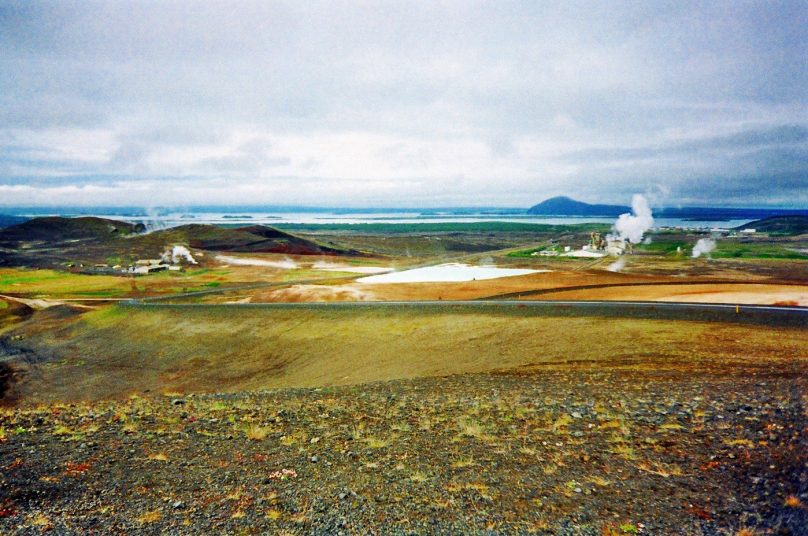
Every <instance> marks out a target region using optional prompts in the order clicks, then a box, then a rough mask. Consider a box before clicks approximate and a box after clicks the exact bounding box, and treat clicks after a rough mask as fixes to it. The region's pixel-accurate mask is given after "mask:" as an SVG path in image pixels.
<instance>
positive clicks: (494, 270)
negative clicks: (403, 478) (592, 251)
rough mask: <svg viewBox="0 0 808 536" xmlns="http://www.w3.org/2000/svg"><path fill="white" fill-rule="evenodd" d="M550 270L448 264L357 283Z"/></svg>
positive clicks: (447, 279)
mask: <svg viewBox="0 0 808 536" xmlns="http://www.w3.org/2000/svg"><path fill="white" fill-rule="evenodd" d="M549 271H550V270H527V269H520V268H498V267H496V266H470V265H468V264H459V263H449V264H441V265H438V266H428V267H426V268H415V269H412V270H403V271H401V272H390V273H386V274H380V275H372V276H370V277H362V278H360V279H357V280H356V281H357V282H358V283H369V284H373V283H450V282H461V281H474V280H479V279H498V278H500V277H513V276H516V275H527V274H535V273H540V272H549Z"/></svg>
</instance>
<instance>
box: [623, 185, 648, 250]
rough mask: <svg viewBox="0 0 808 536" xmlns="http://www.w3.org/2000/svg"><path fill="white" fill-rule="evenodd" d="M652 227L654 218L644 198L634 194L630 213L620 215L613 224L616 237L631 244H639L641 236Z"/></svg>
mask: <svg viewBox="0 0 808 536" xmlns="http://www.w3.org/2000/svg"><path fill="white" fill-rule="evenodd" d="M652 225H654V216H653V215H652V214H651V207H650V206H648V200H647V199H646V198H645V196H642V195H640V194H634V196H633V197H632V198H631V213H626V214H621V215H620V217H619V218H617V221H616V222H614V230H615V231H617V233H618V237H619V238H620V239H622V240H624V241H626V242H631V243H632V244H639V243H640V242H641V241H642V237H643V235H644V234H645V233H646V232H647V231H648V229H650V228H651V226H652Z"/></svg>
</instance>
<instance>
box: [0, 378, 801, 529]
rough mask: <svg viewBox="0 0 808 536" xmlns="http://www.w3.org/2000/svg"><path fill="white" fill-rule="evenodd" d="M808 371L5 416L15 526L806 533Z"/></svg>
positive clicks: (0, 461)
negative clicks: (807, 385) (807, 378)
mask: <svg viewBox="0 0 808 536" xmlns="http://www.w3.org/2000/svg"><path fill="white" fill-rule="evenodd" d="M805 377H806V375H805V370H802V369H800V368H798V367H796V365H795V368H793V369H791V370H782V369H778V370H765V369H754V370H732V371H726V370H723V371H722V370H714V371H706V372H701V373H699V374H693V373H692V371H682V370H668V371H664V372H659V371H656V372H654V371H645V372H643V371H640V372H638V371H636V370H635V371H628V370H626V371H619V370H618V371H611V372H598V371H579V372H566V373H562V372H557V371H549V372H541V373H531V374H525V375H514V374H501V375H498V374H495V375H467V376H456V377H449V378H433V379H420V380H412V381H398V382H387V383H378V384H371V385H363V386H356V387H344V388H334V389H307V390H279V391H272V392H263V393H244V394H227V395H215V396H213V395H206V396H181V395H178V394H170V393H167V394H165V395H164V396H156V397H152V398H132V399H128V400H126V401H122V402H108V403H96V404H93V405H69V406H65V405H54V406H48V407H40V408H35V409H7V410H4V411H3V412H2V414H0V438H1V439H0V441H1V442H0V467H2V473H1V474H2V477H0V533H3V534H38V533H40V532H44V531H51V532H52V533H56V534H122V533H127V534H133V533H144V534H200V533H206V534H262V533H264V534H265V533H272V534H274V533H281V534H282V533H287V534H340V533H342V534H425V533H426V534H461V533H462V534H501V533H519V534H522V533H524V534H532V533H538V534H591V535H619V534H731V535H736V534H738V535H739V534H743V535H746V536H749V535H753V534H782V535H786V534H790V535H800V534H808V528H806V527H808V507H806V505H807V504H808V442H806V426H807V425H808V420H806V406H805V402H806V391H805Z"/></svg>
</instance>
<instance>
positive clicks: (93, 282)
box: [0, 269, 130, 297]
mask: <svg viewBox="0 0 808 536" xmlns="http://www.w3.org/2000/svg"><path fill="white" fill-rule="evenodd" d="M129 288H130V287H129V280H128V279H126V278H123V277H115V276H105V275H85V274H73V273H70V272H58V271H56V270H14V269H7V270H0V293H4V292H9V293H26V294H36V295H43V294H47V295H59V296H64V295H82V294H84V295H96V294H98V293H102V294H103V295H104V296H105V297H110V296H119V295H121V294H124V293H125V292H127V291H128V290H129Z"/></svg>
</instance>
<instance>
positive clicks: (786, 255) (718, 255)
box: [710, 240, 808, 260]
mask: <svg viewBox="0 0 808 536" xmlns="http://www.w3.org/2000/svg"><path fill="white" fill-rule="evenodd" d="M710 256H711V257H712V258H714V259H777V260H780V259H782V260H800V259H805V260H808V255H806V254H804V253H800V252H799V251H794V250H791V249H788V248H786V247H784V246H781V245H779V244H772V243H760V242H736V241H731V240H721V241H718V243H717V247H716V249H715V251H713V252H712V253H710Z"/></svg>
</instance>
